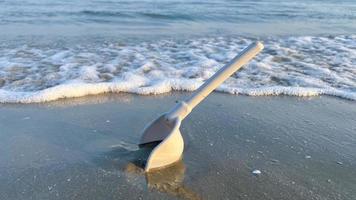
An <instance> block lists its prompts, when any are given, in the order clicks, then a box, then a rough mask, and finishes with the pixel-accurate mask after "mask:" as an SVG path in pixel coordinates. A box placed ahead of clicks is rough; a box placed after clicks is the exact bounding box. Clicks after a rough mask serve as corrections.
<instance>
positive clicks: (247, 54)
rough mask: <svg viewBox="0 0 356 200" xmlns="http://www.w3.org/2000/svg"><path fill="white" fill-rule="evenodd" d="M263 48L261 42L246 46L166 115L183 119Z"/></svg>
mask: <svg viewBox="0 0 356 200" xmlns="http://www.w3.org/2000/svg"><path fill="white" fill-rule="evenodd" d="M262 49H263V44H262V43H261V42H254V43H252V44H250V45H249V46H248V47H246V48H245V49H244V50H243V51H242V52H241V53H239V54H238V55H237V56H236V57H235V58H234V59H232V60H231V61H230V62H229V63H228V64H226V65H225V66H224V67H222V68H221V69H220V70H219V71H217V72H216V73H215V74H214V75H213V76H212V77H210V78H209V79H208V80H207V81H206V82H205V83H204V84H203V85H202V86H200V87H199V88H198V89H197V90H196V91H195V92H194V94H193V95H192V96H190V97H189V98H188V99H186V101H183V102H180V103H179V104H178V105H177V106H176V107H174V108H173V109H172V110H171V111H170V112H169V113H168V114H167V115H166V116H167V119H168V120H171V119H174V118H176V117H179V118H180V120H183V119H184V118H185V117H186V116H187V115H188V114H189V113H190V112H191V110H192V109H193V108H194V107H195V106H197V105H198V104H199V103H200V102H201V101H202V100H203V99H205V97H207V96H208V95H209V94H210V93H211V92H212V91H213V90H214V89H216V88H217V87H218V86H219V85H220V84H221V83H223V82H224V81H225V80H226V79H227V78H229V77H230V76H231V75H232V74H233V73H234V72H236V71H237V70H238V69H240V68H241V67H242V66H243V65H244V64H246V63H247V62H248V61H250V60H251V59H252V58H253V57H255V56H256V55H257V54H258V53H259V52H260V51H261V50H262Z"/></svg>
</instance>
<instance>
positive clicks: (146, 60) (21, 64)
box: [0, 35, 356, 103]
mask: <svg viewBox="0 0 356 200" xmlns="http://www.w3.org/2000/svg"><path fill="white" fill-rule="evenodd" d="M250 42H251V40H250V39H246V38H242V37H208V38H198V39H189V40H178V39H177V40H167V39H162V40H158V41H151V42H135V43H129V42H127V43H122V42H115V41H110V42H105V43H88V44H85V45H79V44H78V45H72V46H69V47H68V46H54V47H48V46H28V45H24V46H20V47H16V48H14V47H13V46H11V45H7V44H6V43H5V44H1V47H0V102H2V103H34V102H46V101H53V100H57V99H62V98H72V97H81V96H86V95H95V94H101V93H119V92H129V93H136V94H141V95H153V94H161V93H166V92H170V91H178V90H180V91H181V90H183V91H194V90H195V89H197V88H198V87H199V86H200V85H201V84H202V83H203V82H204V81H205V80H206V79H208V78H209V77H210V76H211V75H212V74H214V73H215V72H216V71H217V70H218V69H219V68H221V67H222V66H223V65H224V64H226V63H227V62H228V61H229V60H230V59H232V58H233V57H234V56H235V55H236V54H237V53H238V52H239V51H241V50H242V49H243V48H244V47H245V46H247V45H248V44H249V43H250ZM264 44H265V47H266V48H265V49H264V51H263V52H262V53H260V54H259V55H258V56H257V57H256V58H255V59H254V60H253V61H251V62H250V63H249V64H248V65H247V66H245V67H244V68H243V69H242V70H240V71H239V72H238V73H235V74H234V75H233V76H232V77H231V78H229V79H228V80H227V81H226V82H225V83H224V84H222V85H221V86H220V87H219V88H218V89H217V91H220V92H226V93H230V94H243V95H252V96H264V95H291V96H316V95H331V96H337V97H341V98H344V99H349V100H356V36H355V35H348V36H337V37H301V36H299V37H271V38H265V39H264Z"/></svg>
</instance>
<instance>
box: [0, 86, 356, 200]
mask: <svg viewBox="0 0 356 200" xmlns="http://www.w3.org/2000/svg"><path fill="white" fill-rule="evenodd" d="M187 95H189V94H186V93H183V94H178V93H174V94H172V95H166V96H161V95H158V96H145V97H142V96H137V95H130V94H121V95H105V96H103V95H102V96H93V97H85V98H78V99H76V100H74V101H73V100H66V101H54V102H51V103H47V104H36V105H6V104H2V105H1V106H0V113H1V115H0V151H1V156H0V199H7V200H12V199H16V200H20V199H140V198H141V199H174V198H178V199H201V198H202V199H237V198H238V199H292V200H301V199H340V200H341V199H342V200H353V199H354V197H355V195H356V193H355V188H356V180H355V178H354V177H355V176H356V171H355V168H356V157H355V155H356V154H355V152H356V146H355V144H356V135H355V132H356V127H355V125H356V122H355V119H356V116H355V114H356V110H355V106H354V102H351V101H345V100H340V99H337V98H331V97H314V98H310V99H305V98H304V99H303V98H295V97H258V98H255V97H246V96H239V97H234V96H231V95H227V94H221V93H214V94H212V95H211V96H209V97H208V98H207V100H206V101H204V103H202V104H201V105H200V106H199V107H197V108H196V109H195V110H194V111H193V112H192V113H191V114H190V115H189V116H188V118H187V119H186V120H184V121H183V123H182V126H181V132H182V135H183V137H184V140H185V151H184V157H183V161H182V162H180V163H177V164H176V165H174V166H173V167H172V168H169V169H166V170H163V171H160V172H158V173H153V174H148V175H145V174H144V173H143V172H142V169H141V168H140V162H141V161H142V159H144V158H145V154H146V152H145V151H142V150H140V149H139V148H138V146H137V142H138V141H139V138H140V133H141V130H142V129H143V127H144V126H145V125H146V124H147V123H148V122H150V121H151V120H153V119H154V118H155V117H157V116H158V115H159V113H163V112H165V111H167V110H168V109H169V108H170V107H172V105H173V104H174V102H175V100H177V99H182V98H184V97H186V96H187ZM19 123H20V124H21V126H19ZM253 170H260V171H261V174H260V175H257V176H256V175H254V174H253V173H252V172H253Z"/></svg>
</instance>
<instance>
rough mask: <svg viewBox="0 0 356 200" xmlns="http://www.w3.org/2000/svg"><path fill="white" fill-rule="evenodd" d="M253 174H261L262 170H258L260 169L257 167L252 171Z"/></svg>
mask: <svg viewBox="0 0 356 200" xmlns="http://www.w3.org/2000/svg"><path fill="white" fill-rule="evenodd" d="M252 174H254V175H260V174H261V171H260V170H258V169H255V170H253V171H252Z"/></svg>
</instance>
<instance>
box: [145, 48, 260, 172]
mask: <svg viewBox="0 0 356 200" xmlns="http://www.w3.org/2000/svg"><path fill="white" fill-rule="evenodd" d="M262 49H263V44H262V43H260V42H254V43H252V44H250V45H249V46H248V47H246V48H245V49H244V50H243V51H242V52H241V53H239V54H238V55H237V56H236V57H235V58H234V59H232V61H230V62H229V63H228V64H226V65H225V66H224V67H222V68H221V69H220V70H219V71H217V72H216V73H215V74H214V75H213V76H212V77H210V78H209V79H208V80H207V81H206V82H205V83H204V84H203V85H202V86H200V87H199V88H198V89H197V90H196V91H195V92H194V93H193V94H192V95H191V96H190V97H189V98H188V99H186V100H185V101H181V102H180V103H178V104H177V105H176V106H175V107H174V108H173V109H172V110H170V111H169V112H167V113H165V114H163V115H161V116H160V117H159V118H157V119H156V120H154V121H153V122H151V124H149V125H148V126H146V128H145V129H144V131H143V134H142V138H141V141H140V146H141V147H144V146H146V145H148V146H149V145H151V146H152V145H155V147H154V148H153V150H152V151H151V153H150V155H149V157H148V159H147V162H146V165H145V171H146V172H149V171H152V170H154V169H159V168H162V167H167V166H169V165H172V164H174V163H175V162H177V161H179V160H180V159H181V157H182V153H183V149H184V141H183V137H182V135H181V133H180V131H179V127H180V124H181V121H182V120H183V119H184V118H185V117H186V116H187V115H188V114H189V113H190V112H191V111H192V109H193V108H194V107H195V106H197V105H198V104H199V103H200V102H201V101H202V100H203V99H205V97H207V96H208V95H209V94H210V93H211V92H212V91H213V90H214V89H215V88H217V87H218V86H219V85H220V84H221V83H223V82H224V81H225V80H226V79H227V78H229V77H230V76H231V75H232V74H233V73H234V72H236V71H237V70H238V69H240V68H241V67H242V66H243V65H244V64H246V63H247V62H249V61H250V60H251V59H252V58H253V57H254V56H256V55H257V54H258V53H259V52H260V51H261V50H262Z"/></svg>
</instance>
